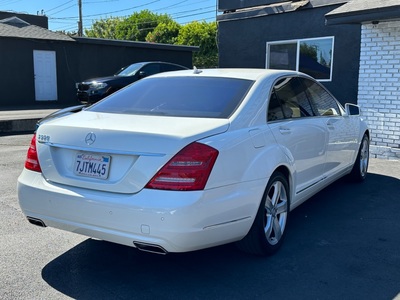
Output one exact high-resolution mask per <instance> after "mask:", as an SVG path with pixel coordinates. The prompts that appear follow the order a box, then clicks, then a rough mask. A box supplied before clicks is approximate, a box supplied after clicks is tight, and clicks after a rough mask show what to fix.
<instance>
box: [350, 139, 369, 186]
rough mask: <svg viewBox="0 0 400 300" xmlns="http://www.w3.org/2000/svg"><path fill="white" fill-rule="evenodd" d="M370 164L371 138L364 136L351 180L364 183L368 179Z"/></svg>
mask: <svg viewBox="0 0 400 300" xmlns="http://www.w3.org/2000/svg"><path fill="white" fill-rule="evenodd" d="M368 164H369V137H368V135H367V134H364V136H363V138H362V140H361V144H360V149H359V150H358V154H357V158H356V161H355V162H354V165H353V169H352V170H351V173H350V175H349V177H350V179H351V180H352V181H355V182H362V181H364V180H365V178H366V177H367V171H368Z"/></svg>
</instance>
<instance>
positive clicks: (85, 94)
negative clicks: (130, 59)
mask: <svg viewBox="0 0 400 300" xmlns="http://www.w3.org/2000/svg"><path fill="white" fill-rule="evenodd" d="M186 69H188V68H186V67H184V66H181V65H177V64H172V63H167V62H160V61H156V62H140V63H135V64H132V65H129V66H126V67H124V68H122V69H121V70H119V71H118V72H117V73H115V74H114V75H113V76H108V77H100V78H92V79H87V80H85V81H83V82H80V83H77V84H76V88H77V97H78V100H79V101H80V102H82V103H88V104H91V103H94V102H97V101H99V100H101V99H103V98H104V97H106V96H108V95H110V94H112V93H114V92H115V91H117V90H119V89H121V88H123V87H125V86H127V85H128V84H131V83H132V82H135V81H137V80H139V79H142V78H144V77H147V76H149V75H153V74H157V73H161V72H168V71H177V70H186Z"/></svg>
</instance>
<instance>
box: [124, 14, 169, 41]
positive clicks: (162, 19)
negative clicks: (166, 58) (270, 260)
mask: <svg viewBox="0 0 400 300" xmlns="http://www.w3.org/2000/svg"><path fill="white" fill-rule="evenodd" d="M171 21H173V20H172V19H171V17H169V16H168V15H167V14H162V15H159V14H155V13H152V12H151V11H149V10H142V11H140V12H135V13H133V14H132V15H131V16H130V17H128V18H126V19H124V20H123V22H120V23H118V24H117V26H116V37H117V39H119V40H130V41H141V42H145V41H146V36H147V35H148V34H149V33H150V32H152V31H153V30H154V29H155V28H156V27H157V26H158V24H160V23H168V22H171Z"/></svg>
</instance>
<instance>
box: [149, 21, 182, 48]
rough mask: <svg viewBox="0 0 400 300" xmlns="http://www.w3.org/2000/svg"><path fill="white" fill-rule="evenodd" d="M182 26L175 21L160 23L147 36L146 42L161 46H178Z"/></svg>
mask: <svg viewBox="0 0 400 300" xmlns="http://www.w3.org/2000/svg"><path fill="white" fill-rule="evenodd" d="M180 29H181V25H179V24H178V23H177V22H175V21H170V22H168V23H159V24H158V25H157V27H156V28H154V30H153V31H151V32H149V33H148V34H147V36H146V42H149V43H161V44H176V42H177V39H178V35H179V30H180Z"/></svg>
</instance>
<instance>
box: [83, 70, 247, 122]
mask: <svg viewBox="0 0 400 300" xmlns="http://www.w3.org/2000/svg"><path fill="white" fill-rule="evenodd" d="M252 85H253V81H251V80H244V79H233V78H213V77H195V76H189V77H184V76H179V77H163V78H159V77H156V78H147V79H144V80H139V81H137V82H135V83H133V84H131V85H130V86H128V87H127V88H125V89H122V90H120V91H118V92H116V93H114V94H112V95H111V96H110V97H108V98H106V99H104V100H103V101H101V102H98V103H97V104H94V105H93V106H91V107H90V108H88V110H89V111H95V112H106V113H107V112H108V113H121V114H140V115H155V116H177V117H198V118H228V117H229V116H230V115H231V114H233V112H234V111H235V110H236V108H237V107H238V106H239V105H240V103H241V102H242V100H243V99H244V97H245V96H246V95H247V92H248V91H249V89H250V88H251V86H252Z"/></svg>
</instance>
